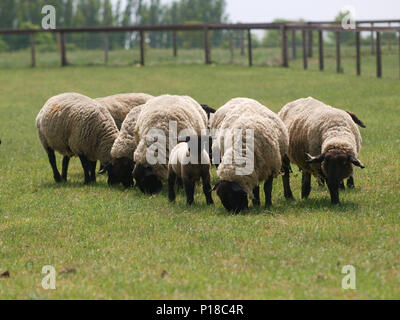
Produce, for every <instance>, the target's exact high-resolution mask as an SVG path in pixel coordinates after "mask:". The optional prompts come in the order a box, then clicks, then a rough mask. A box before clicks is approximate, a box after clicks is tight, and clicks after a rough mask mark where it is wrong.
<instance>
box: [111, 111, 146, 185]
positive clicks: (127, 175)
mask: <svg viewBox="0 0 400 320" xmlns="http://www.w3.org/2000/svg"><path fill="white" fill-rule="evenodd" d="M143 108H144V105H140V106H137V107H135V108H133V109H132V110H131V111H130V112H129V113H128V115H127V116H126V118H125V120H124V122H123V123H122V126H121V130H120V131H119V133H118V137H117V138H116V139H115V141H114V144H113V146H112V148H111V162H110V163H109V164H108V165H107V167H106V168H104V171H108V172H109V181H110V184H111V185H114V184H118V183H122V184H123V185H124V186H125V187H126V188H128V187H131V186H133V176H132V171H133V168H134V165H135V163H134V161H133V153H134V151H135V149H136V142H135V139H134V130H135V126H136V122H137V120H138V117H139V115H140V113H141V112H142V110H143Z"/></svg>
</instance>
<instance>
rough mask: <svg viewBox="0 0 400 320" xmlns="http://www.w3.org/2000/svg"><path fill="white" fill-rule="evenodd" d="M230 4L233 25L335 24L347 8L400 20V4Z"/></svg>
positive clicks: (313, 0) (368, 0)
mask: <svg viewBox="0 0 400 320" xmlns="http://www.w3.org/2000/svg"><path fill="white" fill-rule="evenodd" d="M114 1H116V0H114ZM171 2H173V0H161V3H171ZM226 4H227V10H226V11H227V13H228V15H229V21H230V22H242V23H247V22H249V23H250V22H271V21H272V20H274V19H275V18H283V19H287V20H297V19H299V18H304V19H305V20H309V21H313V20H314V21H316V20H333V19H334V18H335V16H336V15H337V13H338V12H339V11H341V9H343V8H345V7H346V6H353V7H354V8H355V15H356V19H358V20H369V19H399V18H400V0H226Z"/></svg>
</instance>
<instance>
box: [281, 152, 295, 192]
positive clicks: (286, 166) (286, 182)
mask: <svg viewBox="0 0 400 320" xmlns="http://www.w3.org/2000/svg"><path fill="white" fill-rule="evenodd" d="M282 167H283V172H284V174H283V176H282V183H283V193H284V195H285V198H286V199H294V197H293V193H292V190H291V189H290V173H291V172H292V168H291V167H290V160H289V158H288V157H287V156H285V157H284V158H283V165H282Z"/></svg>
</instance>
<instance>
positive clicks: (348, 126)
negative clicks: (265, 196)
mask: <svg viewBox="0 0 400 320" xmlns="http://www.w3.org/2000/svg"><path fill="white" fill-rule="evenodd" d="M279 116H280V118H281V119H282V120H283V122H284V123H285V125H286V127H287V128H288V132H289V152H288V156H289V160H290V161H291V162H293V163H295V164H296V165H297V166H298V167H299V168H300V169H301V171H302V191H301V195H302V198H307V197H308V196H309V194H310V191H311V174H312V175H314V176H315V177H316V178H323V179H325V180H326V181H327V185H328V189H329V192H330V196H331V202H332V203H333V204H338V203H339V185H340V182H341V181H342V180H343V179H345V178H347V177H349V176H351V175H352V173H353V165H355V166H358V167H360V168H364V166H363V164H362V163H361V162H360V161H359V160H358V159H357V157H358V154H359V152H360V149H361V142H362V139H361V135H360V131H359V130H358V127H357V125H356V124H355V122H354V120H353V117H352V116H351V115H349V113H347V112H346V111H343V110H340V109H336V108H333V107H331V106H328V105H326V104H324V103H323V102H321V101H318V100H316V99H314V98H312V97H309V98H302V99H298V100H296V101H293V102H290V103H288V104H287V105H285V106H284V107H283V108H282V110H281V111H280V112H279ZM311 155H313V156H311ZM283 185H284V189H285V190H286V191H287V192H291V191H290V183H289V175H287V176H284V178H283Z"/></svg>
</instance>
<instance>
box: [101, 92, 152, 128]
mask: <svg viewBox="0 0 400 320" xmlns="http://www.w3.org/2000/svg"><path fill="white" fill-rule="evenodd" d="M151 98H153V96H151V95H149V94H146V93H120V94H115V95H112V96H108V97H103V98H96V99H95V100H96V101H97V102H99V103H100V104H101V105H102V106H104V107H106V108H107V110H108V111H109V112H110V113H111V116H112V117H113V119H114V120H115V124H116V125H117V127H118V130H120V129H121V126H122V123H123V122H124V120H125V118H126V116H127V114H128V113H129V112H130V111H131V110H132V109H133V108H134V107H137V106H140V105H142V104H145V103H146V102H147V101H149V100H150V99H151Z"/></svg>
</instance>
